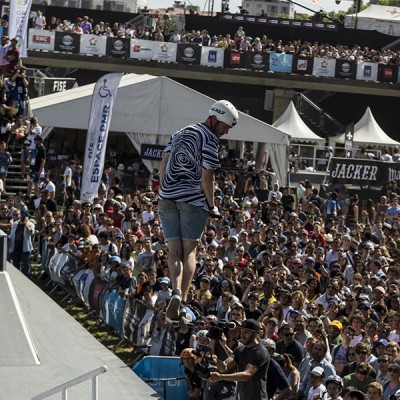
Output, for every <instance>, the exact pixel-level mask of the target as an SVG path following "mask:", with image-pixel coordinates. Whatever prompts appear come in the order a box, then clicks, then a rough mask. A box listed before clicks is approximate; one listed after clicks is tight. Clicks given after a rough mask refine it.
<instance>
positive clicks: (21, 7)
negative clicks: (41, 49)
mask: <svg viewBox="0 0 400 400" xmlns="http://www.w3.org/2000/svg"><path fill="white" fill-rule="evenodd" d="M31 5H32V0H11V4H10V14H9V18H8V21H9V25H8V36H9V37H10V38H16V39H17V40H18V48H19V50H20V57H21V58H26V57H28V50H27V40H26V36H27V33H28V22H29V16H30V10H31Z"/></svg>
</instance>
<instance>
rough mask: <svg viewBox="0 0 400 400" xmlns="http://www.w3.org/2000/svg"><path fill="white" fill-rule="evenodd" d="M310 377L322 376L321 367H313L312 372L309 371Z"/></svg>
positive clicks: (323, 373)
mask: <svg viewBox="0 0 400 400" xmlns="http://www.w3.org/2000/svg"><path fill="white" fill-rule="evenodd" d="M311 375H315V376H324V375H325V372H324V370H323V368H322V367H315V368H314V369H313V370H312V371H311Z"/></svg>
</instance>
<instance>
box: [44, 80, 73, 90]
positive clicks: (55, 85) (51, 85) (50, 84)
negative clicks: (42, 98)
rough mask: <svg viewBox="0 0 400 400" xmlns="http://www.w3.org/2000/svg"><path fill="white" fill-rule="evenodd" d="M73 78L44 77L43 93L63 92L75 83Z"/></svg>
mask: <svg viewBox="0 0 400 400" xmlns="http://www.w3.org/2000/svg"><path fill="white" fill-rule="evenodd" d="M75 82H76V79H75V78H45V79H44V94H51V93H58V92H64V91H65V90H69V89H72V88H73V87H74V85H75Z"/></svg>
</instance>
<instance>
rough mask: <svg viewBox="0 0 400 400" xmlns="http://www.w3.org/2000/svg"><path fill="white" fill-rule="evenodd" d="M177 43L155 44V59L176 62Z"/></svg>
mask: <svg viewBox="0 0 400 400" xmlns="http://www.w3.org/2000/svg"><path fill="white" fill-rule="evenodd" d="M177 49H178V44H177V43H170V42H155V41H154V42H153V58H152V60H155V61H165V62H176V56H177Z"/></svg>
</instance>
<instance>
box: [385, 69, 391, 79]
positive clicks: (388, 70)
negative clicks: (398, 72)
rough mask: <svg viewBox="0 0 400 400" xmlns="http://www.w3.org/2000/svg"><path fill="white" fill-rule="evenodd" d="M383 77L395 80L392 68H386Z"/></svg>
mask: <svg viewBox="0 0 400 400" xmlns="http://www.w3.org/2000/svg"><path fill="white" fill-rule="evenodd" d="M383 77H384V78H385V79H392V78H393V70H392V69H391V68H384V69H383Z"/></svg>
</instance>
